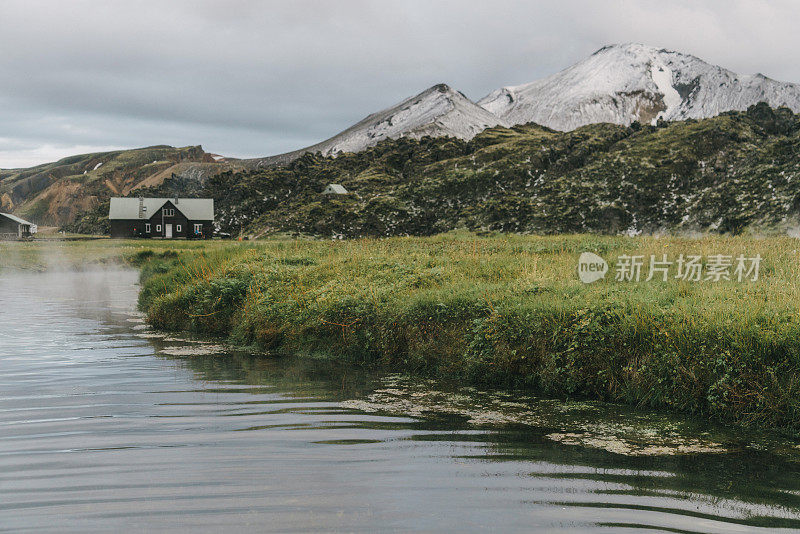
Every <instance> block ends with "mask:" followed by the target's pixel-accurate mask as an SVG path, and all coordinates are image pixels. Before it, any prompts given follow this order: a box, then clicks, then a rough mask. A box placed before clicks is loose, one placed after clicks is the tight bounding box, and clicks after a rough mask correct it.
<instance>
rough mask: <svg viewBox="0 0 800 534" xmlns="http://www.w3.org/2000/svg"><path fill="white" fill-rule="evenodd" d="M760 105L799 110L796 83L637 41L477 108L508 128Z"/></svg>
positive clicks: (500, 93) (498, 93)
mask: <svg viewBox="0 0 800 534" xmlns="http://www.w3.org/2000/svg"><path fill="white" fill-rule="evenodd" d="M762 101H765V102H767V103H768V104H770V105H771V106H773V107H777V106H787V107H789V108H791V109H792V110H793V111H794V112H795V113H797V112H800V86H799V85H796V84H792V83H785V82H778V81H775V80H772V79H770V78H767V77H766V76H763V75H761V74H755V75H742V74H736V73H735V72H731V71H729V70H727V69H723V68H721V67H717V66H714V65H711V64H709V63H706V62H705V61H703V60H701V59H699V58H696V57H694V56H691V55H688V54H682V53H679V52H673V51H669V50H663V49H658V48H654V47H650V46H645V45H641V44H623V45H612V46H606V47H603V48H601V49H600V50H598V51H597V52H595V53H594V54H592V55H591V56H589V57H588V58H586V59H584V60H583V61H580V62H578V63H576V64H575V65H573V66H571V67H569V68H567V69H565V70H563V71H561V72H559V73H557V74H553V75H552V76H548V77H547V78H543V79H541V80H537V81H535V82H532V83H528V84H524V85H518V86H514V87H503V88H501V89H497V90H495V91H493V92H491V93H490V94H488V95H487V96H486V97H484V98H482V99H481V100H479V101H478V104H479V105H480V106H482V107H483V108H484V109H486V110H487V111H490V112H492V113H494V114H495V115H497V116H498V117H500V118H501V119H503V120H505V121H506V122H508V123H510V124H523V123H527V122H535V123H538V124H542V125H544V126H549V127H550V128H554V129H556V130H572V129H574V128H577V127H579V126H583V125H585V124H591V123H597V122H612V123H616V124H626V125H627V124H630V123H631V122H633V121H635V120H638V121H640V122H641V123H643V124H645V123H651V122H655V121H656V120H657V119H658V118H663V119H665V120H682V119H688V118H695V119H699V118H704V117H713V116H715V115H718V114H720V113H721V112H723V111H730V110H744V109H747V107H748V106H750V105H751V104H756V103H758V102H762Z"/></svg>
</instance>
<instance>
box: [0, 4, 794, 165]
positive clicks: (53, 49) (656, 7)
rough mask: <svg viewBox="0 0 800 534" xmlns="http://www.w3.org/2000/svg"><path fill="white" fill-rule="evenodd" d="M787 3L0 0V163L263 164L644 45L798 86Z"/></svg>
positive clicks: (791, 11) (791, 8)
mask: <svg viewBox="0 0 800 534" xmlns="http://www.w3.org/2000/svg"><path fill="white" fill-rule="evenodd" d="M799 25H800V1H797V0H769V1H765V0H741V1H735V0H720V1H707V2H703V1H689V0H687V1H664V0H659V1H627V0H608V1H599V0H591V1H567V0H559V1H557V2H555V1H542V2H535V1H530V0H529V1H520V2H514V1H501V0H481V1H466V0H460V1H452V2H450V1H435V0H423V1H401V0H392V1H389V0H385V1H378V0H375V1H334V0H328V1H323V0H317V1H296V0H292V1H289V0H286V1H283V2H268V1H246V0H240V1H232V0H226V1H199V0H192V1H186V2H183V1H177V0H169V1H167V0H161V1H157V2H155V1H154V2H147V1H144V2H143V1H127V2H121V1H113V0H104V1H66V0H58V1H56V0H53V1H36V0H22V1H18V2H17V1H9V0H0V168H10V167H20V166H29V165H34V164H38V163H44V162H47V161H53V160H56V159H58V158H60V157H63V156H66V155H70V154H76V153H85V152H93V151H98V150H107V149H113V148H122V147H126V148H132V147H140V146H147V145H154V144H169V145H175V146H186V145H197V144H202V145H203V148H204V149H205V150H207V151H210V152H216V153H220V154H224V155H228V156H237V157H252V156H267V155H273V154H277V153H281V152H285V151H288V150H292V149H296V148H300V147H303V146H306V145H310V144H312V143H315V142H318V141H320V140H322V139H325V138H327V137H330V136H331V135H333V134H335V133H337V132H339V131H340V130H343V129H344V128H346V127H348V126H350V125H351V124H353V123H355V122H357V121H358V120H360V119H362V118H363V117H364V116H366V115H368V114H369V113H372V112H374V111H377V110H379V109H382V108H385V107H388V106H390V105H393V104H395V103H397V102H398V101H400V100H402V99H403V98H406V97H408V96H411V95H413V94H416V93H419V92H420V91H422V90H424V89H426V88H427V87H429V86H431V85H433V84H436V83H439V82H445V83H447V84H449V85H451V86H452V87H454V88H456V89H458V90H460V91H462V92H463V93H464V94H466V95H467V96H468V97H470V98H472V99H473V100H477V99H479V98H481V97H482V96H484V95H485V94H486V93H488V92H489V91H491V90H493V89H495V88H497V87H501V86H504V85H515V84H520V83H525V82H529V81H533V80H535V79H537V78H540V77H543V76H546V75H548V74H552V73H554V72H556V71H558V70H561V69H563V68H565V67H567V66H569V65H570V64H572V63H574V62H576V61H578V60H580V59H582V58H583V57H585V56H587V55H589V54H591V53H592V52H594V51H595V50H597V49H598V48H600V47H601V46H603V45H605V44H611V43H621V42H630V41H634V42H642V43H646V44H650V45H653V46H658V47H664V48H669V49H674V50H679V51H683V52H689V53H692V54H694V55H696V56H699V57H700V58H702V59H705V60H706V61H708V62H710V63H714V64H717V65H721V66H723V67H727V68H730V69H731V70H734V71H737V72H741V73H747V74H752V73H756V72H761V73H763V74H765V75H767V76H769V77H772V78H776V79H778V80H783V81H791V82H796V83H797V82H800V31H799V30H798V26H799Z"/></svg>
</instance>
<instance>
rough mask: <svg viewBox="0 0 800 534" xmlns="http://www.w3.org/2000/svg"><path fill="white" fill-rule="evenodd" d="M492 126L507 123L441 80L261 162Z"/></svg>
mask: <svg viewBox="0 0 800 534" xmlns="http://www.w3.org/2000/svg"><path fill="white" fill-rule="evenodd" d="M493 126H506V123H505V121H504V120H503V119H500V118H498V117H497V116H495V115H494V114H492V113H490V112H488V111H486V110H485V109H483V108H482V107H480V106H479V105H477V104H476V103H475V102H473V101H472V100H470V99H468V98H467V97H466V96H464V95H463V94H462V93H460V92H458V91H455V90H453V89H452V88H451V87H449V86H448V85H446V84H443V83H442V84H438V85H434V86H433V87H431V88H429V89H427V90H425V91H423V92H421V93H420V94H418V95H416V96H412V97H411V98H408V99H406V100H403V101H402V102H400V103H399V104H397V105H395V106H392V107H390V108H387V109H384V110H383V111H379V112H377V113H373V114H372V115H369V116H368V117H366V118H365V119H364V120H362V121H360V122H358V123H356V124H354V125H353V126H351V127H350V128H348V129H346V130H344V131H343V132H341V133H339V134H337V135H335V136H333V137H331V138H330V139H326V140H325V141H322V142H321V143H317V144H316V145H312V146H310V147H308V148H304V149H301V150H296V151H294V152H289V153H286V154H281V155H278V156H272V157H269V158H263V159H261V160H260V164H262V165H263V164H274V163H282V162H285V161H291V160H292V159H295V158H297V157H299V156H300V155H302V154H304V153H306V152H312V153H314V152H319V153H322V154H323V155H325V156H329V155H335V154H338V153H339V152H359V151H361V150H364V149H365V148H368V147H371V146H373V145H375V144H377V143H378V142H379V141H382V140H384V139H389V138H391V139H396V138H399V137H413V138H417V139H418V138H420V137H424V136H426V135H429V136H431V137H445V136H450V137H457V138H459V139H466V140H468V139H472V138H473V137H475V136H476V135H477V134H479V133H480V132H482V131H483V130H485V129H486V128H490V127H493Z"/></svg>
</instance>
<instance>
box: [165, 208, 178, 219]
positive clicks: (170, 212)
mask: <svg viewBox="0 0 800 534" xmlns="http://www.w3.org/2000/svg"><path fill="white" fill-rule="evenodd" d="M173 215H175V210H174V209H172V208H164V217H172V216H173Z"/></svg>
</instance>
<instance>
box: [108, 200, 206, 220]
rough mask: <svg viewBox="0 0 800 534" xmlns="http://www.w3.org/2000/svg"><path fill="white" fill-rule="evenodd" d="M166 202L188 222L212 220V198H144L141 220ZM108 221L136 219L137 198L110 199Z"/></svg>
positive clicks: (137, 215) (137, 212)
mask: <svg viewBox="0 0 800 534" xmlns="http://www.w3.org/2000/svg"><path fill="white" fill-rule="evenodd" d="M167 202H172V204H173V205H174V206H175V209H177V210H178V211H180V212H181V213H183V214H184V216H186V218H187V219H189V220H190V221H213V220H214V199H213V198H179V199H174V198H145V199H143V205H144V207H145V208H147V209H146V210H145V212H144V216H143V217H142V218H143V219H149V218H150V217H152V216H153V215H154V214H155V213H156V212H157V211H158V210H160V209H161V206H163V205H164V204H166V203H167ZM108 218H109V219H138V218H139V198H138V197H125V198H120V197H112V199H111V207H110V208H109V210H108Z"/></svg>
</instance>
